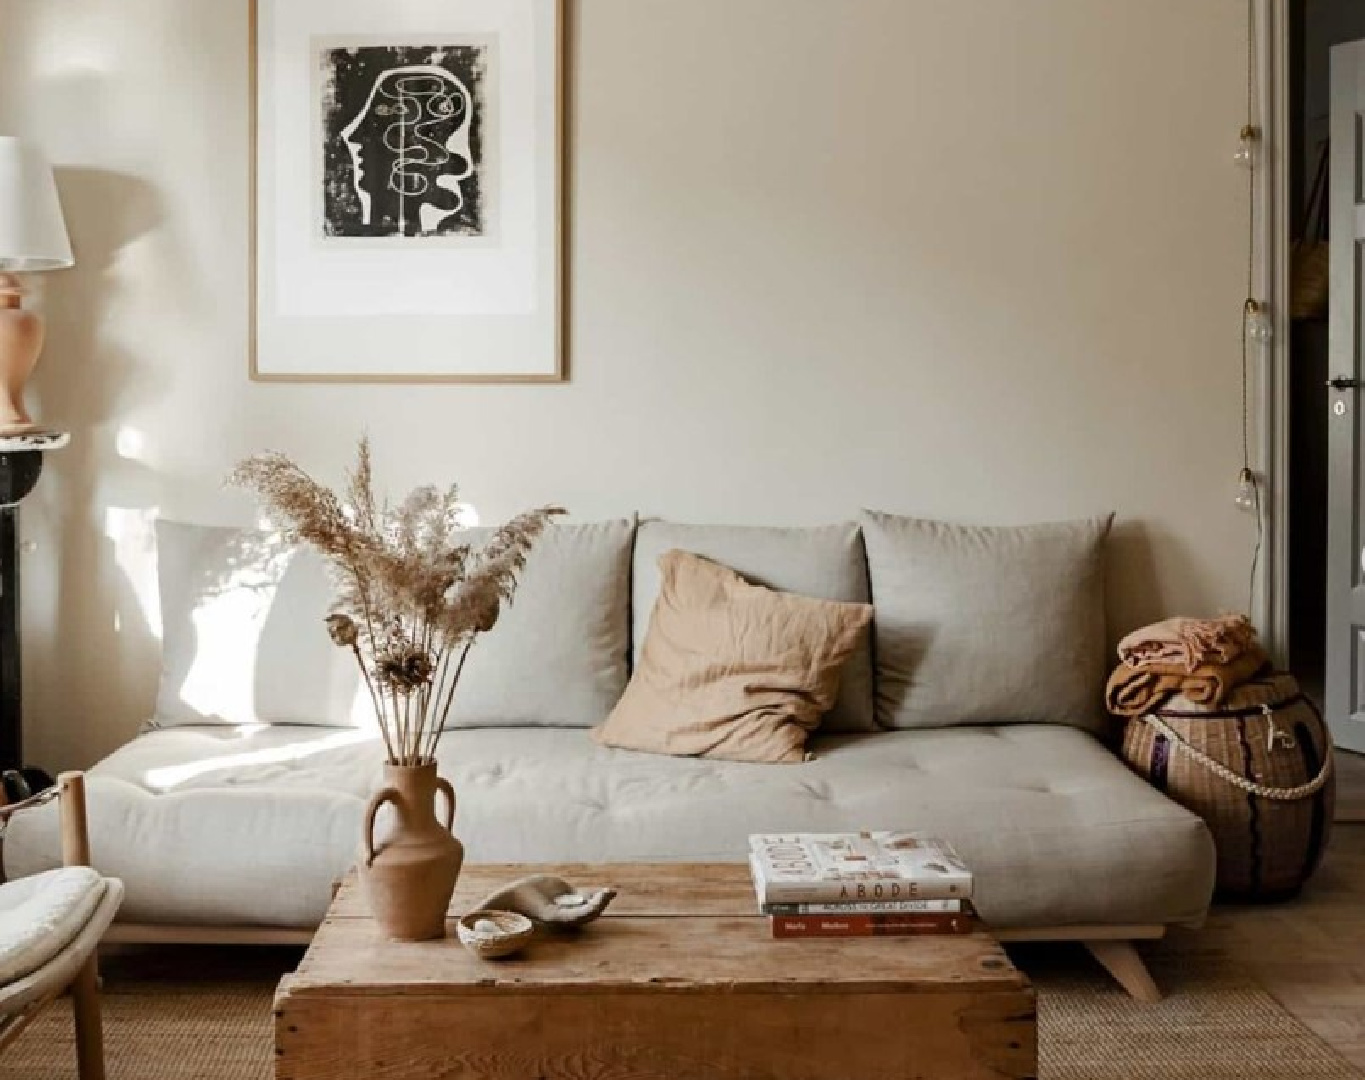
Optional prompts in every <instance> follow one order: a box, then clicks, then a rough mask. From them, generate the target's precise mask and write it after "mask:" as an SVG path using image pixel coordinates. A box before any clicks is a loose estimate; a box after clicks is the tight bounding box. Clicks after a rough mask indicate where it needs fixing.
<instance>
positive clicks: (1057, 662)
mask: <svg viewBox="0 0 1365 1080" xmlns="http://www.w3.org/2000/svg"><path fill="white" fill-rule="evenodd" d="M1112 520H1113V518H1112V515H1111V516H1108V517H1101V518H1094V519H1092V520H1089V521H1076V522H1066V523H1060V524H1049V525H1025V526H1022V527H1013V528H991V527H982V526H964V525H947V524H943V523H941V522H936V521H921V520H917V519H915V518H908V517H897V516H895V515H892V514H879V513H873V512H871V511H867V512H864V514H863V518H862V522H863V536H864V539H865V541H866V543H867V555H868V565H869V568H870V570H871V577H872V598H873V603H874V604H875V605H876V609H877V616H876V621H875V624H874V629H873V649H874V653H875V655H876V664H877V720H878V722H879V723H880V724H882V725H883V726H885V727H890V728H921V727H944V726H949V725H954V724H989V723H1006V722H1012V721H1041V722H1048V723H1055V724H1070V725H1072V726H1074V727H1080V728H1086V729H1089V730H1092V731H1101V730H1103V729H1104V726H1105V720H1104V713H1103V707H1102V706H1103V701H1104V677H1105V667H1106V654H1105V614H1104V541H1105V538H1106V537H1107V536H1108V534H1109V527H1110V524H1111V522H1112Z"/></svg>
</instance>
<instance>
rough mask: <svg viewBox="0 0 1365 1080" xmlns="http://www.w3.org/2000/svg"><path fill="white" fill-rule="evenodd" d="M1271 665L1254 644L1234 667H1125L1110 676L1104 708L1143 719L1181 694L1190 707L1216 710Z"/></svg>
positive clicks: (1165, 665) (1233, 664) (1229, 665)
mask: <svg viewBox="0 0 1365 1080" xmlns="http://www.w3.org/2000/svg"><path fill="white" fill-rule="evenodd" d="M1269 662H1270V658H1269V657H1267V656H1266V654H1265V650H1263V649H1262V648H1261V647H1260V646H1259V645H1256V644H1253V645H1252V646H1251V647H1250V648H1249V649H1246V650H1244V651H1243V652H1242V653H1241V654H1240V655H1238V656H1237V657H1236V658H1235V659H1234V660H1233V661H1232V662H1231V663H1227V664H1204V665H1202V666H1200V667H1197V668H1195V669H1194V670H1193V671H1186V670H1185V669H1184V667H1183V665H1180V664H1151V663H1149V664H1147V665H1146V666H1144V667H1140V668H1139V667H1134V666H1133V665H1132V664H1129V663H1122V664H1120V665H1119V666H1118V667H1116V668H1115V669H1114V673H1113V674H1112V675H1110V676H1109V685H1108V687H1107V689H1106V690H1105V695H1104V698H1105V704H1106V705H1107V706H1108V708H1109V711H1110V712H1111V713H1114V714H1115V715H1116V716H1141V715H1142V714H1143V713H1149V712H1151V711H1153V710H1154V709H1158V708H1160V707H1161V706H1162V705H1163V704H1164V703H1165V702H1166V701H1167V700H1169V699H1170V698H1173V697H1175V696H1176V695H1177V694H1181V695H1184V696H1185V697H1186V698H1188V699H1189V700H1190V702H1191V704H1194V705H1198V706H1200V707H1201V708H1207V709H1217V708H1219V707H1220V706H1222V704H1223V703H1224V702H1225V701H1227V699H1228V697H1229V696H1231V694H1232V692H1233V690H1235V689H1236V688H1237V687H1239V686H1241V685H1242V684H1243V683H1244V682H1248V681H1250V680H1251V679H1253V678H1254V677H1255V676H1256V674H1257V673H1258V672H1259V671H1260V670H1261V669H1262V668H1263V667H1265V666H1266V665H1267V664H1268V663H1269Z"/></svg>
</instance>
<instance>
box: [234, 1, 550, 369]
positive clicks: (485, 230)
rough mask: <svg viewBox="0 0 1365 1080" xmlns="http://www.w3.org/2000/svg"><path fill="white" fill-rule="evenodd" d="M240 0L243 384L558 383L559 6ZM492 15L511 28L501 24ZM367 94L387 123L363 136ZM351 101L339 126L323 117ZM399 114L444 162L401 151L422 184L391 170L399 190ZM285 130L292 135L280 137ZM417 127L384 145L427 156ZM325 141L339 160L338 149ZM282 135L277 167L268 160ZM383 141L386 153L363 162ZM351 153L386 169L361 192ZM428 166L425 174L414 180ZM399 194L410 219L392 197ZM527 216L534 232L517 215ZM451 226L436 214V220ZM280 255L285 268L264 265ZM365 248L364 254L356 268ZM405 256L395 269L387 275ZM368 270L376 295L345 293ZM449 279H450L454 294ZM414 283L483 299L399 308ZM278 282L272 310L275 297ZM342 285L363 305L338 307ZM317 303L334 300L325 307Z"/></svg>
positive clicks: (446, 294) (417, 288)
mask: <svg viewBox="0 0 1365 1080" xmlns="http://www.w3.org/2000/svg"><path fill="white" fill-rule="evenodd" d="M248 3H249V20H250V33H249V37H250V44H249V52H250V75H249V85H250V96H251V139H250V142H251V147H250V159H251V160H250V178H249V182H250V189H249V192H250V244H249V263H250V265H249V274H248V277H249V308H250V312H249V320H250V324H249V354H250V358H249V368H250V377H251V379H252V380H253V381H256V382H279V383H416V384H421V383H505V384H517V383H559V382H564V381H566V380H567V378H568V361H567V356H566V350H567V334H566V331H565V316H566V305H565V292H566V287H565V285H566V283H565V276H566V274H565V264H566V252H565V246H566V245H565V237H566V225H565V217H566V213H565V207H566V203H567V200H566V193H565V174H566V169H565V145H564V125H565V111H566V110H565V94H566V88H565V43H566V39H567V29H566V12H565V6H566V5H565V3H564V0H515V2H514V3H509V0H473V2H472V3H470V4H462V5H459V6H457V7H456V8H455V9H454V11H451V9H450V5H448V4H442V3H440V2H439V0H390V2H388V3H386V4H384V5H374V4H372V3H369V2H368V0H248ZM367 8H368V9H370V10H366V9H367ZM375 8H382V9H383V10H382V12H380V13H376V12H375V11H374V10H373V9H375ZM282 9H284V11H285V14H284V15H283V16H281V14H280V12H281V10H282ZM442 9H444V10H442ZM380 16H382V18H381V17H380ZM350 18H353V20H354V25H353V26H352V25H349V24H348V19H350ZM309 19H316V26H315V27H314V28H313V29H306V26H307V24H308V20H309ZM499 20H502V22H499ZM282 24H287V25H282ZM301 24H303V25H302V26H301ZM437 24H439V25H437ZM508 26H515V27H517V28H519V29H521V30H525V29H526V27H527V26H529V27H530V29H529V31H526V33H523V34H520V35H517V36H515V37H514V35H512V34H511V33H509V32H505V29H506V27H508ZM414 27H420V30H414ZM424 42H425V44H423V43H424ZM266 49H269V50H270V53H269V56H268V57H267V58H266V59H264V60H263V59H262V53H263V50H266ZM304 57H306V58H307V60H308V63H307V64H306V65H305V64H303V63H302V58H304ZM461 65H463V66H461ZM301 67H306V68H307V70H306V71H301V70H300V68H301ZM528 71H529V75H530V78H529V83H530V85H526V84H527V82H528V78H527V76H528ZM475 79H477V80H478V86H477V87H475V86H474V80H475ZM398 80H405V81H403V82H399V81H398ZM414 80H415V81H414ZM514 80H515V81H514ZM305 83H306V85H307V86H308V90H307V92H306V93H304V92H303V91H302V90H301V87H303V86H304V85H305ZM433 86H434V87H436V88H437V89H438V90H440V91H441V92H440V93H433V92H432V90H431V88H432V87H433ZM366 87H369V89H368V91H367V90H366ZM446 91H449V92H446ZM367 93H368V96H366V94H367ZM301 96H302V97H303V98H305V99H306V100H300V98H301ZM281 98H283V99H284V100H281ZM362 102H363V104H361V103H362ZM376 102H378V103H379V104H375V103H376ZM384 102H389V103H391V105H392V110H391V113H389V114H386V117H387V115H394V116H401V118H402V119H401V120H392V121H390V120H388V119H387V118H386V119H385V120H381V121H377V122H378V123H380V124H386V125H387V127H386V129H385V130H384V131H383V132H382V133H377V132H376V130H375V128H374V123H375V121H373V117H374V116H375V115H376V114H378V113H379V112H382V111H384V110H385V105H384V104H383V103H384ZM433 103H434V104H433ZM371 106H373V107H371ZM400 109H402V110H403V111H402V112H401V113H400V112H399V110H400ZM414 109H425V110H428V111H425V112H422V113H420V115H419V116H418V117H417V120H419V121H420V122H417V121H411V122H409V117H410V116H412V114H413V110H414ZM432 110H434V111H432ZM350 114H354V115H353V116H352V118H351V120H350V123H349V125H348V126H347V127H346V128H344V129H342V130H341V132H340V135H341V138H338V137H337V134H336V133H335V130H334V128H333V127H329V124H334V120H333V119H332V118H334V117H343V118H344V117H346V116H347V115H350ZM528 122H529V131H528V130H527V125H528ZM365 125H369V130H368V131H367V130H365ZM547 126H548V127H550V128H551V129H552V130H550V131H548V132H547V131H546V130H544V129H545V128H546V127H547ZM400 127H401V128H404V129H405V130H407V131H418V130H419V129H420V130H421V131H422V132H426V133H430V132H432V131H433V130H436V131H437V132H438V133H439V134H440V136H441V139H440V142H439V145H440V147H442V148H444V150H446V151H447V152H448V153H447V154H446V155H445V160H446V161H447V162H450V161H453V162H456V163H457V164H456V165H454V166H450V165H446V166H445V168H446V172H445V173H444V174H439V175H438V170H437V169H436V168H433V167H429V166H428V165H427V162H428V161H429V160H430V157H429V156H428V157H426V158H419V159H415V160H416V162H417V163H416V165H415V166H414V167H412V170H411V171H412V172H413V173H425V174H426V175H425V180H424V179H423V177H421V176H418V177H415V178H414V179H413V183H415V184H423V185H424V191H426V192H428V193H429V194H427V195H426V196H409V195H408V194H407V192H405V191H400V190H398V189H397V187H395V186H394V184H393V181H392V178H393V177H397V178H399V182H400V183H401V184H402V185H403V186H405V187H406V186H409V179H408V178H407V177H406V176H405V171H406V169H407V163H406V160H405V159H404V156H403V154H401V153H398V152H397V150H396V148H395V147H394V145H393V138H392V132H393V131H394V129H395V128H400ZM452 131H453V132H454V134H446V133H447V132H452ZM290 133H292V134H293V135H295V136H299V135H301V134H302V133H306V138H297V137H296V138H293V139H290V138H288V137H286V136H287V135H288V134H290ZM366 140H368V142H367V141H366ZM418 141H420V140H414V141H413V142H411V143H406V142H404V140H403V139H402V138H400V139H399V144H400V145H401V146H403V148H404V150H406V151H409V152H416V153H423V154H425V153H427V151H426V149H425V147H424V146H421V145H418ZM267 142H268V143H269V145H268V146H266V148H265V149H263V144H264V143H267ZM300 143H306V144H307V145H306V147H304V148H300ZM343 145H344V146H345V148H346V150H347V151H348V152H349V154H350V159H351V160H350V161H349V163H348V162H347V161H346V159H345V158H344V157H343V155H342V154H341V152H340V151H339V149H338V147H340V146H343ZM435 145H436V142H433V141H427V143H426V146H435ZM367 146H368V147H372V148H374V152H373V153H371V152H370V151H369V150H368V149H366V147H367ZM281 147H284V148H285V150H284V155H283V156H287V158H288V160H287V161H286V162H282V161H281V160H279V159H280V157H281V156H282V155H281V153H280V148H281ZM386 147H387V148H388V150H389V151H393V152H392V153H389V154H388V155H387V157H381V155H385V153H386V151H385V149H384V148H386ZM509 147H510V148H511V149H510V150H509ZM437 152H438V153H439V150H438V151H437ZM367 155H368V156H367ZM390 159H391V160H390ZM504 159H507V161H504ZM305 161H306V162H307V168H306V169H305V168H304V167H303V162H305ZM370 161H375V162H377V163H378V162H382V163H383V164H388V165H390V170H389V173H388V174H387V175H388V176H390V178H391V180H390V184H389V189H388V190H381V189H380V187H378V186H373V185H376V184H378V181H376V180H374V179H373V176H374V175H376V174H377V175H379V176H383V175H385V173H384V171H383V169H382V168H373V169H369V170H367V169H365V167H364V166H365V164H367V163H368V162H370ZM528 163H529V164H528ZM504 164H506V165H507V167H506V169H505V170H504V169H503V166H504ZM528 174H529V175H530V179H529V180H528V179H527V177H528ZM301 175H302V176H304V177H305V179H303V180H300V179H299V177H300V176H301ZM342 176H345V177H346V180H345V182H344V183H342V182H341V180H340V179H339V178H340V177H342ZM433 176H435V182H434V186H432V184H430V183H427V182H426V181H430V180H431V178H432V177H433ZM509 177H510V178H511V179H510V180H509ZM474 184H477V185H478V196H479V197H478V199H477V200H476V199H474V198H473V196H472V194H471V189H472V188H473V185H474ZM367 185H370V188H369V192H370V193H368V194H367V193H366V192H365V191H363V190H362V188H365V187H366V186H367ZM467 185H468V186H467ZM351 189H353V190H354V192H355V194H354V195H353V194H352V191H351ZM305 190H307V192H308V195H307V197H306V198H304V197H303V194H302V193H303V192H304V191H305ZM282 192H283V194H282ZM447 193H453V195H452V194H447ZM386 200H387V201H386ZM414 203H415V204H417V207H418V209H417V212H416V213H412V212H405V211H404V207H405V206H406V207H411V206H412V205H413V204H414ZM471 203H474V204H475V206H474V212H473V213H472V214H471V213H469V207H470V206H471ZM490 205H491V210H489V209H488V207H489V206H490ZM394 206H396V207H397V208H398V209H397V214H396V217H395V214H394V213H393V212H392V210H393V207H394ZM357 207H362V208H363V211H364V213H363V214H362V213H360V212H359V211H358V210H357ZM450 207H457V210H456V211H450V209H449V208H450ZM376 208H377V209H376ZM528 208H529V212H528ZM485 211H486V216H480V215H481V214H483V213H484V212H485ZM300 215H302V219H301V218H300ZM466 218H468V219H469V220H464V219H466ZM528 218H529V219H531V220H533V221H534V225H533V226H529V227H528V226H527V225H526V224H525V222H526V220H527V219H528ZM457 219H459V220H457ZM301 221H302V224H301ZM451 221H455V222H456V225H455V226H454V227H450V226H448V225H447V224H446V223H447V222H451ZM528 228H530V230H531V235H530V237H529V239H528V237H527V229H528ZM386 229H387V230H388V231H387V232H384V231H383V230H386ZM305 233H307V234H308V236H307V237H306V238H304V234H305ZM362 233H363V235H362ZM282 236H286V237H287V239H284V240H282V239H281V237H282ZM282 251H284V252H287V255H282ZM282 260H283V261H284V262H286V263H289V264H290V265H288V266H287V267H285V268H284V269H282V265H281V263H282ZM291 260H292V261H291ZM366 260H372V262H373V267H372V270H370V271H368V272H367V271H366V270H365V262H366ZM405 263H410V269H408V270H407V275H408V276H406V277H404V276H403V275H402V272H401V271H400V270H399V267H400V265H402V264H405ZM329 276H331V280H333V281H334V282H336V283H337V286H338V287H337V291H336V294H335V295H334V296H332V297H328V296H327V295H326V294H325V293H326V290H325V288H323V287H319V286H318V285H317V281H318V280H319V278H321V279H323V280H327V279H328V278H329ZM367 279H368V280H369V281H372V282H374V283H375V284H376V285H377V286H378V288H379V289H380V290H381V291H383V290H385V289H387V297H386V296H379V297H372V296H370V294H369V293H368V292H363V293H361V294H357V291H356V290H357V285H358V283H359V282H362V281H365V280H367ZM462 280H463V281H464V282H466V283H468V285H469V287H468V288H467V289H464V290H462V289H460V288H459V282H460V281H462ZM488 282H492V284H491V285H490V284H488ZM405 285H407V286H412V288H411V289H409V290H407V291H405V289H404V286H405ZM498 290H501V291H498ZM414 292H415V293H419V294H421V295H425V296H427V297H428V298H429V299H431V300H434V301H435V302H436V303H437V304H438V305H443V304H446V303H452V304H454V303H458V304H460V305H464V304H466V303H473V302H474V301H471V300H470V299H469V296H470V294H474V293H480V294H481V293H483V292H489V293H490V294H491V295H490V298H489V299H490V301H491V303H490V307H489V309H488V310H486V311H481V310H478V309H477V306H475V307H474V308H473V309H472V310H458V311H457V310H454V308H451V309H448V310H439V311H437V310H433V311H422V310H410V307H411V305H413V304H419V305H420V303H421V300H420V299H414V298H413V296H412V294H413V293H414ZM267 294H268V295H267ZM285 296H287V297H289V298H290V299H289V301H288V305H282V304H281V302H280V298H281V297H285ZM348 296H349V301H348V299H347V297H348ZM452 297H454V298H458V299H457V300H452V299H451V298H452ZM357 299H359V302H360V305H361V306H362V307H364V308H367V309H370V310H365V311H357V310H356V308H355V306H354V303H355V301H356V300H357ZM528 299H529V304H528ZM332 300H334V301H335V303H336V307H335V309H332V310H329V309H328V303H329V301H332ZM390 303H392V304H393V305H394V307H393V308H392V309H387V308H386V307H385V305H386V304H390ZM523 305H526V306H527V307H528V310H525V311H523ZM282 309H287V312H288V313H287V314H286V315H284V316H282V315H281V310H282ZM424 341H434V342H436V345H435V346H434V348H433V351H432V352H431V353H427V352H426V351H424V350H420V349H415V348H413V346H414V344H417V343H422V342H424ZM305 343H306V346H307V347H306V348H305V347H302V346H303V345H304V344H305ZM381 346H382V347H381ZM405 347H406V355H404V354H405ZM395 356H398V357H399V358H400V359H397V360H395V359H394V357H395ZM297 357H306V358H307V359H296V358H297ZM320 357H327V358H328V360H327V362H325V363H323V362H321V361H320V359H319V358H320Z"/></svg>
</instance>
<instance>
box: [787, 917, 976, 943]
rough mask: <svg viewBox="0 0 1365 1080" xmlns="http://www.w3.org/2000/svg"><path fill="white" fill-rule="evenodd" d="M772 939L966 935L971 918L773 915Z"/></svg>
mask: <svg viewBox="0 0 1365 1080" xmlns="http://www.w3.org/2000/svg"><path fill="white" fill-rule="evenodd" d="M772 926H773V937H775V938H815V937H824V938H829V937H913V936H915V935H917V934H970V933H971V932H972V931H973V930H974V929H975V928H976V925H975V920H974V919H973V918H972V916H971V915H968V914H966V913H963V912H956V913H947V912H944V913H938V914H925V915H901V914H895V915H774V916H773V917H772Z"/></svg>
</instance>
